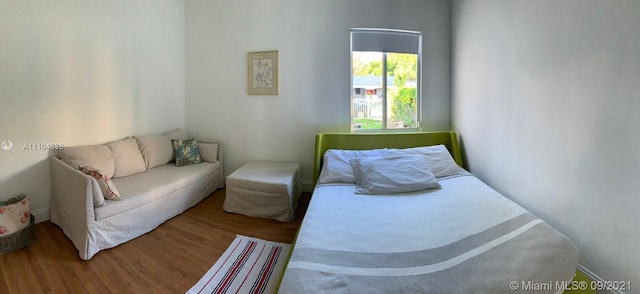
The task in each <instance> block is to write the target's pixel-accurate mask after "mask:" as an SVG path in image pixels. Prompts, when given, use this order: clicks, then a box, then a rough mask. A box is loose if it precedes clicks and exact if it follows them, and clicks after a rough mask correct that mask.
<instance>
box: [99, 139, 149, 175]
mask: <svg viewBox="0 0 640 294" xmlns="http://www.w3.org/2000/svg"><path fill="white" fill-rule="evenodd" d="M107 146H109V148H110V149H111V152H112V153H113V159H114V160H115V162H116V170H115V172H114V173H113V178H121V177H126V176H130V175H133V174H137V173H141V172H143V171H146V170H147V167H146V166H145V164H144V159H142V153H140V149H138V143H137V142H136V140H135V139H134V138H126V139H122V140H119V141H115V142H111V143H109V144H107Z"/></svg>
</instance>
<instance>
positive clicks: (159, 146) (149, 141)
mask: <svg viewBox="0 0 640 294" xmlns="http://www.w3.org/2000/svg"><path fill="white" fill-rule="evenodd" d="M136 142H138V148H139V149H140V152H142V159H143V160H144V165H145V167H146V168H147V169H150V168H154V167H156V166H160V165H165V164H167V163H168V162H169V161H171V156H173V148H172V147H171V140H170V139H169V137H167V136H163V135H148V136H139V137H136Z"/></svg>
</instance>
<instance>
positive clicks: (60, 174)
mask: <svg viewBox="0 0 640 294" xmlns="http://www.w3.org/2000/svg"><path fill="white" fill-rule="evenodd" d="M100 199H101V200H102V203H104V197H103V195H102V191H101V190H100V188H99V186H98V182H97V181H96V179H94V178H93V177H90V176H88V175H86V174H84V173H83V172H81V171H79V170H77V169H75V168H73V167H71V166H69V165H68V164H66V163H64V162H62V161H61V160H60V159H58V158H57V157H51V210H52V212H51V213H52V221H54V222H55V223H58V220H60V221H61V222H62V223H64V224H60V223H58V224H59V225H61V226H63V225H69V226H73V227H74V228H75V227H77V228H78V229H81V230H83V231H86V228H87V226H88V224H89V223H95V213H94V206H95V204H96V203H95V202H97V201H99V200H100ZM63 228H64V227H63ZM74 230H75V229H74Z"/></svg>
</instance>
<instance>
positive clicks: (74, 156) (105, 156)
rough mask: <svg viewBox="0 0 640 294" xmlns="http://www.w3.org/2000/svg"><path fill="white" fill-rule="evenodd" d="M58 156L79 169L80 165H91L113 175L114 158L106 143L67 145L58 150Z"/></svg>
mask: <svg viewBox="0 0 640 294" xmlns="http://www.w3.org/2000/svg"><path fill="white" fill-rule="evenodd" d="M58 158H60V160H62V161H63V162H64V163H66V164H68V165H69V166H71V167H73V168H75V169H79V168H80V166H81V165H82V166H92V167H94V168H97V169H99V170H101V171H102V172H104V173H105V175H107V176H109V177H113V174H114V172H115V167H116V165H115V160H114V158H113V153H112V152H111V149H109V147H108V146H107V145H90V146H78V147H67V146H65V147H64V149H62V150H60V151H59V152H58Z"/></svg>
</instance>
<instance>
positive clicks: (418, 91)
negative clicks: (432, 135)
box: [349, 28, 422, 133]
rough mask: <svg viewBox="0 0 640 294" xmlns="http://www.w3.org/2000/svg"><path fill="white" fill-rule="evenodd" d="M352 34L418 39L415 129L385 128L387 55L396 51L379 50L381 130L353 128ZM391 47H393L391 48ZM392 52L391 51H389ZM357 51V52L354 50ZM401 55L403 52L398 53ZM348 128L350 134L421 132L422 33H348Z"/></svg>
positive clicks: (365, 29) (374, 31)
mask: <svg viewBox="0 0 640 294" xmlns="http://www.w3.org/2000/svg"><path fill="white" fill-rule="evenodd" d="M354 32H371V33H376V32H380V33H382V34H394V33H397V34H398V35H406V34H410V35H417V38H418V50H417V51H418V52H417V53H416V55H417V59H418V60H417V66H418V68H417V71H418V72H417V73H416V87H417V89H416V95H417V97H416V108H417V109H416V119H417V121H416V125H417V126H416V127H415V128H397V129H389V128H387V108H388V106H387V78H388V77H387V53H396V51H388V50H389V49H385V48H381V50H380V51H373V52H382V53H383V54H382V72H383V74H384V76H383V77H382V89H383V93H384V95H383V96H382V103H383V111H382V128H381V129H357V128H354V127H353V116H352V115H353V111H354V109H353V47H354V46H353V33H354ZM392 47H393V46H392ZM391 50H392V49H391ZM356 51H359V50H356ZM399 53H403V52H399ZM349 77H350V79H349V109H351V111H350V112H349V125H350V126H349V128H350V129H351V132H352V133H379V132H420V131H422V33H421V32H418V31H408V30H395V29H380V28H352V29H351V30H350V31H349Z"/></svg>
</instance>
